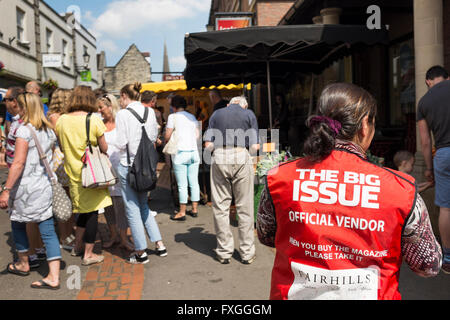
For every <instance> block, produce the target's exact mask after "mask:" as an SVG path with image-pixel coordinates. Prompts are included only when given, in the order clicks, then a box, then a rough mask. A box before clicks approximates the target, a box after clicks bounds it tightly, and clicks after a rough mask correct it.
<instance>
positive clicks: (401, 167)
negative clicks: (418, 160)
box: [394, 150, 434, 193]
mask: <svg viewBox="0 0 450 320" xmlns="http://www.w3.org/2000/svg"><path fill="white" fill-rule="evenodd" d="M414 162H415V158H414V155H413V154H412V153H411V152H409V151H406V150H401V151H398V152H397V153H396V154H395V155H394V164H395V166H396V167H397V168H398V169H397V170H398V171H400V172H403V173H407V174H411V172H412V171H413V168H414ZM433 185H434V182H433V181H426V182H422V183H419V184H418V189H417V191H418V192H419V193H420V192H423V191H425V190H427V189H428V188H430V187H432V186H433Z"/></svg>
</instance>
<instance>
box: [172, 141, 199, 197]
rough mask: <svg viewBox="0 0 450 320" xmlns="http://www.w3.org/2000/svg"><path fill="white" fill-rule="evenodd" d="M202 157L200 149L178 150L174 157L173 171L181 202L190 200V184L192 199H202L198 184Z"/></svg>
mask: <svg viewBox="0 0 450 320" xmlns="http://www.w3.org/2000/svg"><path fill="white" fill-rule="evenodd" d="M199 166H200V157H199V155H198V151H197V150H194V151H178V153H177V154H176V155H175V156H174V157H173V171H174V173H175V177H176V179H177V184H178V193H179V198H180V203H181V204H187V202H188V184H189V188H190V189H191V201H192V202H198V201H200V185H199V184H198V169H199Z"/></svg>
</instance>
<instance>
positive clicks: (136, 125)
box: [116, 83, 167, 264]
mask: <svg viewBox="0 0 450 320" xmlns="http://www.w3.org/2000/svg"><path fill="white" fill-rule="evenodd" d="M141 90H142V85H141V84H140V83H135V84H134V85H133V84H130V85H127V86H125V87H123V88H122V90H120V104H121V106H122V107H123V108H125V109H123V110H120V111H119V112H118V113H117V115H116V128H117V129H116V130H117V133H116V147H117V148H118V149H119V153H120V161H119V165H118V167H117V173H118V175H119V180H120V184H121V186H122V189H121V190H122V197H123V200H124V203H125V208H126V212H127V218H128V224H129V225H130V228H131V233H132V235H133V240H134V246H135V251H136V252H135V253H134V254H133V255H131V256H130V257H129V258H128V260H127V262H128V263H132V264H144V263H147V262H148V261H149V260H148V256H147V253H146V249H147V238H146V237H145V231H147V234H148V235H149V237H150V241H151V242H155V243H156V254H157V255H158V256H160V257H164V256H167V250H166V248H165V246H164V244H163V241H162V237H161V233H160V231H159V227H158V224H157V223H156V220H155V217H154V216H153V215H152V214H151V213H150V209H149V207H148V198H147V192H137V191H135V190H134V189H133V188H132V187H131V186H130V185H129V184H128V181H127V176H128V171H129V166H131V165H132V163H133V162H134V158H135V156H136V153H137V150H138V148H139V144H140V142H141V138H142V130H143V129H145V131H146V133H147V136H148V138H149V139H150V140H151V141H152V142H153V143H154V142H155V141H156V138H157V135H158V123H157V122H156V117H155V112H154V111H153V109H151V108H145V107H144V106H143V105H142V104H141V103H140V102H139V100H140V97H141V94H140V92H141ZM127 109H133V111H134V112H136V113H137V114H138V115H139V116H140V117H141V118H143V117H144V114H145V110H146V109H148V111H149V112H148V118H147V121H146V122H145V125H143V126H142V125H141V123H140V122H139V120H138V119H137V118H136V117H135V116H134V115H133V114H132V113H131V112H130V111H129V110H127ZM127 151H128V152H129V158H130V159H129V160H130V164H128V156H127Z"/></svg>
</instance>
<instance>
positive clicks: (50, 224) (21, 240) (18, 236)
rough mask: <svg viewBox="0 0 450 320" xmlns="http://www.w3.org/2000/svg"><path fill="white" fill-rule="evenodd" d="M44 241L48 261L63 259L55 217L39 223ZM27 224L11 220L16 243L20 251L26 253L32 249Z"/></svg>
mask: <svg viewBox="0 0 450 320" xmlns="http://www.w3.org/2000/svg"><path fill="white" fill-rule="evenodd" d="M38 225H39V231H40V232H41V238H42V241H43V242H44V244H45V249H46V252H47V261H53V260H58V259H61V258H62V257H61V249H60V248H59V240H58V236H57V235H56V231H55V225H54V221H53V218H50V219H48V220H45V221H42V222H39V223H38ZM26 227H27V224H26V223H24V222H17V221H11V229H12V234H13V239H14V243H15V245H16V249H17V251H18V252H19V253H25V252H27V251H28V249H30V245H29V243H28V237H27V229H26Z"/></svg>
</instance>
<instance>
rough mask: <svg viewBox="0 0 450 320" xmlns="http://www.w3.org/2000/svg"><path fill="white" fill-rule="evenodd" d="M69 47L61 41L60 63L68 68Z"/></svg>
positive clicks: (65, 42) (64, 41)
mask: <svg viewBox="0 0 450 320" xmlns="http://www.w3.org/2000/svg"><path fill="white" fill-rule="evenodd" d="M68 59H69V45H68V43H67V41H66V40H63V41H62V61H63V65H64V66H66V67H68V66H69V60H68Z"/></svg>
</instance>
